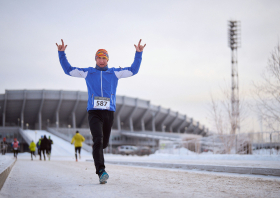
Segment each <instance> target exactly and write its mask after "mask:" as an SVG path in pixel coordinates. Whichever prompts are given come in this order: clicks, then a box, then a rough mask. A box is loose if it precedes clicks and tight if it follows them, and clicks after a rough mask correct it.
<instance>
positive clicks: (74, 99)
mask: <svg viewBox="0 0 280 198" xmlns="http://www.w3.org/2000/svg"><path fill="white" fill-rule="evenodd" d="M87 100H88V95H87V92H82V91H65V90H5V93H4V94H0V112H1V114H0V126H1V127H0V133H3V130H4V131H7V130H8V129H9V130H10V131H13V130H12V128H17V129H18V128H20V129H24V130H26V129H33V130H48V129H52V130H56V131H59V132H60V133H64V134H69V133H71V134H73V133H74V132H75V131H76V130H79V131H82V132H83V133H84V134H85V135H87V136H88V144H90V142H91V141H90V139H91V138H90V133H89V126H88V121H87V110H86V107H87ZM184 134H185V135H186V134H192V135H198V136H201V137H202V136H207V135H208V129H206V128H205V126H203V125H201V124H200V123H199V122H197V121H194V120H193V118H190V117H188V116H187V115H182V114H180V113H179V112H175V111H172V110H171V109H166V108H163V107H161V106H156V105H153V104H151V103H150V101H148V100H142V99H139V98H131V97H127V96H116V112H115V119H114V124H113V130H112V141H111V142H112V144H115V145H121V144H126V143H127V144H133V143H132V142H135V140H136V139H137V138H138V139H139V138H142V139H143V138H144V139H145V140H147V141H143V142H146V143H147V145H150V144H153V142H154V141H152V142H151V141H149V139H151V138H152V139H153V140H159V139H170V140H172V138H173V139H176V138H178V137H181V136H182V135H184ZM137 142H139V141H138V140H137Z"/></svg>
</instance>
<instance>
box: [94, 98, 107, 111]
mask: <svg viewBox="0 0 280 198" xmlns="http://www.w3.org/2000/svg"><path fill="white" fill-rule="evenodd" d="M93 107H94V108H96V109H110V98H105V97H94V105H93Z"/></svg>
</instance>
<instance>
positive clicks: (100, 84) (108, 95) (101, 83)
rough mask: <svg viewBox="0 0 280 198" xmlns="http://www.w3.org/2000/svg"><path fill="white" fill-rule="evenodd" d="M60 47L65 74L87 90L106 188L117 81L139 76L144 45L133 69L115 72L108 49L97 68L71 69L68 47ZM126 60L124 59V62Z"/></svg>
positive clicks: (98, 164) (100, 174) (96, 156)
mask: <svg viewBox="0 0 280 198" xmlns="http://www.w3.org/2000/svg"><path fill="white" fill-rule="evenodd" d="M61 42H62V45H58V44H57V43H56V45H57V49H58V56H59V62H60V64H61V66H62V69H63V71H64V73H65V74H67V75H69V76H72V77H77V78H83V79H85V81H86V85H87V90H88V103H87V112H88V122H89V127H90V131H91V135H92V140H93V151H92V156H93V159H94V165H95V168H96V174H97V175H98V177H99V182H100V183H101V184H105V183H106V182H107V180H108V179H109V175H108V173H107V172H106V171H105V162H104V153H103V149H105V148H106V147H107V146H108V143H109V139H110V134H111V128H112V126H113V121H114V112H115V111H116V92H117V86H118V81H119V80H120V79H122V78H128V77H131V76H134V75H136V74H137V73H138V71H139V69H140V65H141V61H142V53H143V50H144V47H145V46H146V44H145V45H141V39H140V41H139V43H138V45H134V46H135V49H136V52H135V56H134V61H133V63H132V65H131V67H124V68H121V67H120V68H114V67H111V68H109V67H108V61H109V54H108V52H107V51H106V50H105V49H99V50H98V51H97V52H96V54H95V61H96V66H95V67H88V68H78V67H72V66H71V65H70V63H69V62H68V60H67V58H66V54H65V50H66V47H67V45H64V42H63V40H62V39H61ZM124 58H127V57H126V56H125V55H124V56H123V57H122V59H124Z"/></svg>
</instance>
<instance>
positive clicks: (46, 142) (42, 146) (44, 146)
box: [40, 135, 49, 161]
mask: <svg viewBox="0 0 280 198" xmlns="http://www.w3.org/2000/svg"><path fill="white" fill-rule="evenodd" d="M48 149H49V140H48V139H47V137H46V135H44V138H43V139H42V140H41V144H40V150H41V152H42V153H43V155H44V160H45V161H46V155H45V153H46V151H47V150H48ZM41 159H42V158H41V153H40V160H41Z"/></svg>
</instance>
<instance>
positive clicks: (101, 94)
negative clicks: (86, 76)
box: [100, 71, 103, 97]
mask: <svg viewBox="0 0 280 198" xmlns="http://www.w3.org/2000/svg"><path fill="white" fill-rule="evenodd" d="M100 78H101V97H103V90H102V71H101V73H100Z"/></svg>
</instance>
